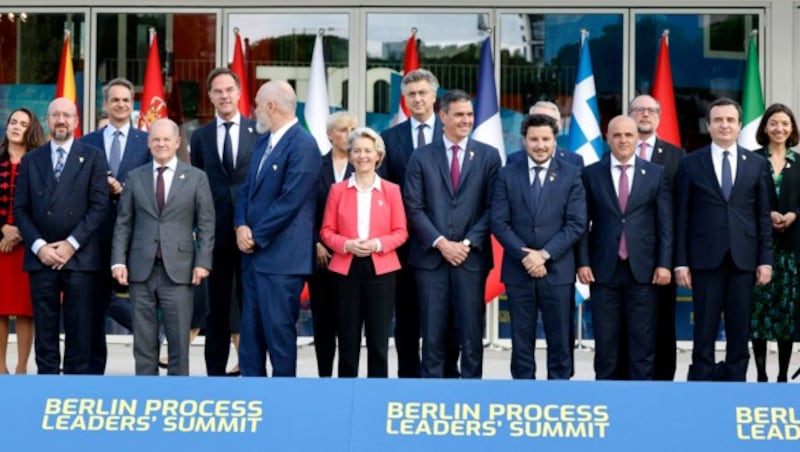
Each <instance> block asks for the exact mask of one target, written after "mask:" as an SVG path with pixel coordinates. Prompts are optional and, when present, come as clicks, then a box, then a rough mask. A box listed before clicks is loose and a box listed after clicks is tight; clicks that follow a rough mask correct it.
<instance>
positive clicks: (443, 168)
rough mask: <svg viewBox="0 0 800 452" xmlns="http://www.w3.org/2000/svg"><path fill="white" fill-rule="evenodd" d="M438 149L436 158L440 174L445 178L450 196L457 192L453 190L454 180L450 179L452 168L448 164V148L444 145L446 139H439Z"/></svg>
mask: <svg viewBox="0 0 800 452" xmlns="http://www.w3.org/2000/svg"><path fill="white" fill-rule="evenodd" d="M436 143H440V144H437V146H436V150H435V151H434V152H435V153H436V154H435V155H434V158H435V159H436V166H437V167H438V168H439V174H440V175H441V176H442V180H444V185H445V187H447V189H448V190H449V191H450V196H454V195H455V192H454V191H453V181H452V180H451V179H450V168H449V167H448V166H447V150H446V148H445V145H444V140H442V141H437V142H436Z"/></svg>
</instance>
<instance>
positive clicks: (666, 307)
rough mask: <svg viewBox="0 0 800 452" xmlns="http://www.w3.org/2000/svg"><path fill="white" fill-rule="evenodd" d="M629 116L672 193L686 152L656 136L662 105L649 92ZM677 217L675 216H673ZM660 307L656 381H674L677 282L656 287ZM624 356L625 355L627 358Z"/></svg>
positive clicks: (641, 151)
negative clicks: (662, 170) (664, 173)
mask: <svg viewBox="0 0 800 452" xmlns="http://www.w3.org/2000/svg"><path fill="white" fill-rule="evenodd" d="M628 115H629V116H630V117H631V118H633V119H634V121H636V127H637V129H638V131H639V139H638V141H637V142H636V154H637V156H638V157H639V158H640V159H642V160H647V161H649V162H652V163H655V164H657V165H661V166H663V167H664V170H665V171H666V176H667V181H668V182H669V187H670V192H673V187H674V185H675V175H676V174H677V173H678V165H679V164H680V162H681V158H683V156H684V155H686V151H685V150H683V149H682V148H680V147H678V146H675V145H674V144H671V143H668V142H666V141H664V140H662V139H661V138H659V137H658V136H657V135H656V130H658V125H659V122H660V120H661V105H660V104H659V103H658V101H657V100H655V99H653V98H652V97H651V96H648V95H641V96H636V97H635V98H634V99H633V100H632V101H631V103H630V105H628ZM673 219H674V216H673ZM656 292H658V307H657V310H656V350H655V364H654V370H653V379H654V380H664V381H670V380H672V379H673V378H675V366H676V360H677V356H676V353H677V348H676V342H675V341H676V337H675V299H676V297H677V286H676V285H675V281H674V280H672V281H670V283H669V284H665V285H663V286H656ZM623 359H624V357H623Z"/></svg>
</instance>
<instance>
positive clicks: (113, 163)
mask: <svg viewBox="0 0 800 452" xmlns="http://www.w3.org/2000/svg"><path fill="white" fill-rule="evenodd" d="M120 135H122V132H120V131H119V130H115V131H114V134H113V136H112V137H111V149H110V150H109V152H108V169H110V170H111V175H112V176H114V177H117V173H118V172H119V165H120V163H122V145H120V142H119V138H120Z"/></svg>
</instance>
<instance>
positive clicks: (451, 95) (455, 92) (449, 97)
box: [439, 89, 472, 113]
mask: <svg viewBox="0 0 800 452" xmlns="http://www.w3.org/2000/svg"><path fill="white" fill-rule="evenodd" d="M453 102H472V98H471V97H469V94H467V93H466V91H464V90H460V89H451V90H450V91H448V92H446V93H444V96H442V100H441V101H440V103H439V105H440V108H441V110H442V111H443V112H445V113H447V112H448V110H449V109H450V104H452V103H453Z"/></svg>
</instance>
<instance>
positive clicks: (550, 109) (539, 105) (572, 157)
mask: <svg viewBox="0 0 800 452" xmlns="http://www.w3.org/2000/svg"><path fill="white" fill-rule="evenodd" d="M528 114H530V115H547V116H550V117H551V118H553V119H554V120H555V121H556V126H557V127H558V130H561V127H562V122H561V110H559V109H558V105H556V104H554V103H553V102H550V101H549V100H540V101H538V102H536V103H535V104H533V105H532V106H531V108H530V110H529V111H528ZM523 136H524V135H523ZM556 136H558V133H556ZM527 156H528V154H527V152H526V151H525V149H522V150H521V151H518V152H513V153H511V154H510V155H509V156H508V158H507V159H506V166H508V165H511V164H512V163H515V162H517V161H519V160H526V157H527ZM553 157H555V158H557V159H561V160H563V161H565V162H567V163H569V164H572V165H575V166H577V167H578V168H583V157H582V156H581V155H580V154H578V153H577V152H570V151H568V150H566V149H562V148H560V147H558V142H556V149H555V151H553Z"/></svg>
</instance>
